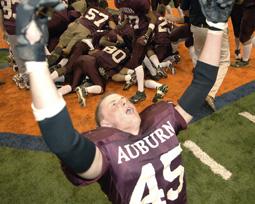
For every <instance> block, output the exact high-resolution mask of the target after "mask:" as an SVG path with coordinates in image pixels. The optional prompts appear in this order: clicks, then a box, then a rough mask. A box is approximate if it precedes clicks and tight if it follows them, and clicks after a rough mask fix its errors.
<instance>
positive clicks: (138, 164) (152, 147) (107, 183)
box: [69, 102, 186, 204]
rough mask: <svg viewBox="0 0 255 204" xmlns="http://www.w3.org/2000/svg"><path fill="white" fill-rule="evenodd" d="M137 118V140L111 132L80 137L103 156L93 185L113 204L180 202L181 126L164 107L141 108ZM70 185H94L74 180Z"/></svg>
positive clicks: (170, 109)
mask: <svg viewBox="0 0 255 204" xmlns="http://www.w3.org/2000/svg"><path fill="white" fill-rule="evenodd" d="M141 119H142V124H141V129H140V132H139V135H138V136H134V135H131V134H129V133H126V132H122V131H119V130H117V129H113V128H99V129H96V130H95V131H92V132H89V133H86V134H89V135H90V138H91V139H92V138H94V139H95V140H96V144H97V146H98V147H99V148H100V150H101V152H102V153H103V156H104V164H103V166H104V169H105V171H104V172H103V175H102V176H101V177H100V178H97V179H95V180H94V181H98V182H99V184H100V185H101V188H102V190H103V191H104V192H105V194H106V195H107V196H108V198H109V199H110V200H111V201H112V203H115V204H140V203H148V204H149V203H150V204H170V203H174V204H177V203H180V204H183V203H186V186H185V179H184V167H183V165H182V162H181V152H182V149H181V146H180V144H179V142H178V139H177V137H176V135H177V134H178V132H179V131H180V130H182V129H184V128H186V122H185V121H184V119H183V118H182V117H181V116H180V114H179V113H178V112H177V111H176V110H175V108H174V106H173V105H172V104H169V103H166V102H159V103H157V104H154V105H151V106H149V107H148V108H146V109H145V110H144V111H143V112H142V113H141ZM70 178H71V177H70V176H69V179H70ZM71 181H72V182H73V183H75V184H76V185H82V184H89V183H91V182H94V181H85V180H82V179H77V178H76V179H75V178H74V177H72V179H71Z"/></svg>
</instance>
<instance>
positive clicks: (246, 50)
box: [242, 43, 252, 62]
mask: <svg viewBox="0 0 255 204" xmlns="http://www.w3.org/2000/svg"><path fill="white" fill-rule="evenodd" d="M251 49H252V43H249V44H247V45H243V58H242V59H243V61H245V62H247V61H248V60H249V59H250V55H251Z"/></svg>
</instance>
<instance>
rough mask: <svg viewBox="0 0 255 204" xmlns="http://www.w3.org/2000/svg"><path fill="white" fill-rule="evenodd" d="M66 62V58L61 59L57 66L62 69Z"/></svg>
mask: <svg viewBox="0 0 255 204" xmlns="http://www.w3.org/2000/svg"><path fill="white" fill-rule="evenodd" d="M67 62H68V59H67V58H63V59H61V61H60V62H59V63H58V64H60V66H61V67H63V66H65V65H66V64H67Z"/></svg>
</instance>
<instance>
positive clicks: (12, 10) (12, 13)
mask: <svg viewBox="0 0 255 204" xmlns="http://www.w3.org/2000/svg"><path fill="white" fill-rule="evenodd" d="M18 3H20V0H0V9H1V10H2V11H3V24H4V28H5V30H6V32H7V33H8V34H9V35H15V33H16V31H15V29H16V20H15V19H16V6H17V5H18Z"/></svg>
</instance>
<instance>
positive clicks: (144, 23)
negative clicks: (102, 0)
mask: <svg viewBox="0 0 255 204" xmlns="http://www.w3.org/2000/svg"><path fill="white" fill-rule="evenodd" d="M115 5H116V7H117V8H119V9H120V12H121V14H122V15H123V18H124V19H126V18H128V20H129V23H130V24H131V25H132V27H133V28H134V29H135V31H136V33H137V35H143V34H144V33H145V32H146V31H147V29H148V25H149V19H148V18H147V17H146V14H147V13H148V12H149V9H150V1H149V0H139V1H137V0H124V1H117V0H115Z"/></svg>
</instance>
